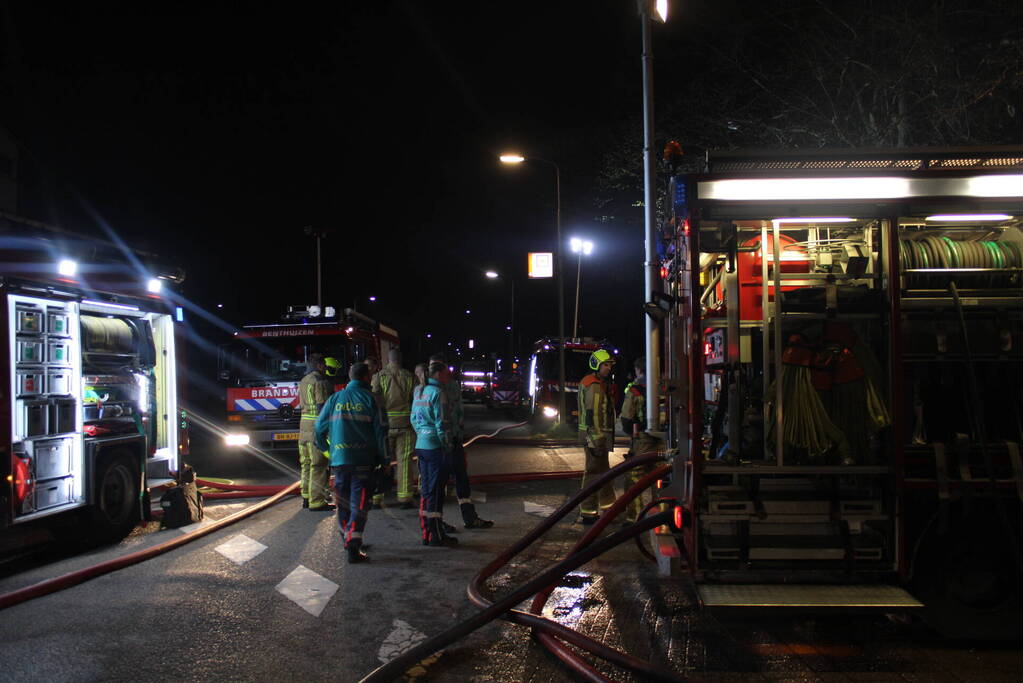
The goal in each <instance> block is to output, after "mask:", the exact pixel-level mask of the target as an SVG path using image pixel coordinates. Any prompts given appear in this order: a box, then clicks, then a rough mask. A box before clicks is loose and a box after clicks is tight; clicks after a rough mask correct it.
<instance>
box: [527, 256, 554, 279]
mask: <svg viewBox="0 0 1023 683" xmlns="http://www.w3.org/2000/svg"><path fill="white" fill-rule="evenodd" d="M529 277H531V278H534V279H536V278H543V277H554V254H552V253H551V252H549V251H531V252H529Z"/></svg>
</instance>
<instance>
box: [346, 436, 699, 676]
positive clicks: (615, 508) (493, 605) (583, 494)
mask: <svg viewBox="0 0 1023 683" xmlns="http://www.w3.org/2000/svg"><path fill="white" fill-rule="evenodd" d="M660 459H662V458H661V456H660V455H659V454H644V455H640V456H635V457H633V458H630V459H629V460H626V461H625V462H622V463H620V464H619V465H616V466H615V467H613V468H611V469H610V470H608V472H606V473H604V474H603V475H601V476H600V477H598V478H596V479H595V480H594V481H593V482H592V483H590V484H589V485H587V486H586V487H584V488H583V489H582V490H581V491H579V493H577V494H576V495H575V496H574V497H573V498H572V499H571V500H569V501H568V502H567V503H565V504H564V505H562V506H561V507H560V508H559V509H558V510H557V511H555V512H554V513H553V514H552V515H550V516H549V517H547V518H546V519H544V520H543V521H542V522H541V523H540V524H539V525H537V527H536V528H534V529H533V530H532V531H531V532H529V533H528V534H526V535H525V536H524V537H522V538H521V539H520V540H519V541H518V542H517V543H515V545H513V546H512V547H510V548H508V549H507V550H506V551H505V552H504V553H502V554H501V555H499V556H498V557H497V558H495V559H494V560H493V561H492V562H491V563H490V564H488V565H487V566H486V567H484V568H483V569H482V570H481V571H480V572H479V574H477V575H476V576H475V577H474V578H473V580H472V582H471V583H470V584H469V586H468V588H467V592H468V595H469V599H470V600H471V601H472V602H473V603H474V604H476V605H477V606H479V607H481V608H482V611H480V612H479V613H478V614H476V615H474V616H473V617H470V618H469V619H466V620H465V621H463V622H461V623H459V624H456V625H455V626H453V627H451V628H450V629H448V630H447V631H444V632H443V633H441V634H438V635H436V636H434V637H433V638H430V639H428V640H426V641H424V642H423V643H420V644H419V645H417V646H416V647H413V648H411V649H410V650H408V651H406V652H404V653H403V654H401V655H399V656H398V657H396V658H395V659H393V660H391V661H390V662H388V663H387V664H384V665H383V666H381V667H379V668H377V669H376V670H374V671H373V672H372V673H370V674H369V675H368V676H366V677H365V678H364V679H362V680H363V683H369V682H371V681H388V680H392V679H395V678H397V677H398V676H400V675H401V674H402V673H403V672H404V671H405V670H407V669H408V668H410V667H412V666H414V665H415V664H416V663H417V662H419V661H421V660H422V659H424V658H426V657H428V656H430V655H432V654H433V653H435V652H436V651H438V650H440V649H443V648H444V647H447V646H448V645H450V644H451V643H453V642H455V641H457V640H459V639H461V638H463V637H465V636H466V635H468V634H470V633H472V632H473V631H475V630H476V629H478V628H480V627H482V626H484V625H485V624H487V623H489V622H491V621H493V620H494V619H497V618H499V617H502V616H503V617H506V618H508V619H510V620H511V621H513V622H516V623H522V624H524V625H528V626H531V627H532V628H534V629H535V630H538V631H540V632H541V633H540V634H539V635H540V636H541V639H543V638H544V637H545V636H546V637H547V638H548V639H549V643H547V642H545V646H547V647H548V649H550V650H551V651H552V652H553V653H554V654H555V655H556V656H558V657H559V658H560V659H562V661H564V662H565V663H566V664H568V665H569V666H570V667H571V668H572V669H573V671H574V672H575V673H577V674H579V675H580V676H582V677H583V678H584V679H586V680H591V681H609V680H610V679H608V678H607V677H606V676H604V675H603V674H601V673H600V672H598V671H596V669H594V668H593V667H592V666H590V665H589V664H588V663H586V662H585V661H583V660H581V659H580V658H579V657H578V656H577V655H575V653H573V652H572V651H571V650H569V649H568V648H566V647H565V646H564V645H563V644H562V643H561V642H559V641H557V640H555V638H554V637H553V636H557V637H558V638H561V639H563V640H564V641H565V642H566V643H569V644H572V645H575V646H576V647H579V648H580V649H584V650H586V651H588V652H590V653H592V654H594V655H597V656H598V657H601V658H603V659H605V660H607V661H609V662H613V663H615V664H618V665H620V666H622V667H625V668H628V669H631V670H633V671H636V672H638V673H641V674H643V675H644V676H646V677H648V678H650V679H656V680H664V681H680V680H683V679H681V677H679V676H678V675H676V674H674V673H672V672H668V671H664V670H661V669H658V668H657V667H655V666H654V665H653V664H651V663H649V662H645V661H643V660H640V659H637V658H635V657H632V656H631V655H628V654H625V653H622V652H619V651H617V650H615V649H613V648H610V647H608V646H606V645H604V644H602V643H599V642H597V641H594V640H592V639H591V638H589V637H588V636H585V635H583V634H581V633H579V632H577V631H574V630H573V629H570V628H568V627H566V626H564V625H562V624H559V623H557V622H554V621H551V620H549V619H546V618H544V617H541V616H538V614H536V613H535V612H537V611H538V610H539V609H542V606H543V604H544V603H545V602H546V595H548V594H549V592H550V591H551V590H553V588H554V587H555V586H556V584H557V581H559V580H560V579H561V578H562V577H564V575H565V574H567V573H569V572H571V571H572V570H574V569H576V568H578V567H579V566H582V565H583V564H585V563H586V562H589V561H590V560H592V559H593V558H595V557H597V556H599V555H601V554H603V553H604V552H607V551H608V550H611V549H612V548H614V547H616V546H618V545H619V544H621V543H623V542H625V541H627V540H628V539H630V538H634V537H637V536H639V534H641V533H643V532H644V531H646V530H649V529H654V528H657V527H659V526H663V525H664V524H667V523H669V522H670V521H671V518H672V513H671V512H669V511H664V512H660V513H658V514H656V515H654V516H652V517H646V518H641V519H640V520H638V521H637V522H636V523H635V524H632V525H630V526H629V527H627V528H625V529H623V530H621V531H619V532H617V533H614V534H612V535H611V536H609V537H607V538H605V539H602V540H600V541H596V542H595V539H596V536H597V535H598V534H599V533H600V532H601V531H602V530H603V529H604V528H605V527H606V526H607V525H608V524H609V523H610V522H611V521H612V520H613V519H614V517H615V516H616V515H617V514H619V513H620V512H621V511H622V510H623V509H624V508H625V507H626V506H627V505H628V504H629V503H630V502H631V501H632V500H633V499H634V498H636V497H637V496H639V495H640V494H641V493H642V492H643V491H645V490H646V489H647V488H649V487H650V486H651V485H652V484H653V483H654V482H655V481H656V480H657V479H658V478H660V477H662V476H663V475H664V474H665V472H666V471H667V466H662V467H660V468H657V469H655V470H654V471H653V472H650V473H649V474H647V475H646V476H645V477H643V478H642V479H641V480H640V481H638V482H637V483H636V484H635V485H633V486H632V487H630V488H629V490H628V491H627V492H626V493H625V494H624V495H622V496H621V497H620V498H619V499H618V500H616V501H615V503H614V505H612V506H611V508H609V509H608V510H607V511H606V512H605V513H604V514H603V515H602V516H601V518H600V520H599V521H598V522H597V524H596V525H594V527H593V528H592V529H591V530H590V532H589V533H587V534H586V536H584V538H583V539H582V540H580V542H579V543H578V544H577V545H576V547H575V549H574V550H573V553H572V554H571V555H570V556H569V557H567V558H565V559H564V560H562V561H561V562H558V563H556V564H554V565H553V566H551V567H549V568H548V569H547V570H545V571H544V572H542V573H541V574H539V575H538V576H536V577H535V578H533V579H532V580H530V581H529V582H527V583H526V584H525V585H523V586H521V587H520V588H518V589H517V590H515V591H513V592H512V593H510V594H508V595H506V596H505V597H504V598H502V599H500V600H498V601H496V602H491V601H490V600H489V599H488V598H487V597H485V595H484V591H485V590H486V588H485V582H486V580H487V578H489V577H490V576H492V575H493V574H494V573H496V572H497V571H498V570H499V569H500V568H501V567H503V566H505V565H506V564H507V563H508V562H509V561H511V559H512V558H513V557H515V556H516V555H518V554H519V553H520V552H522V551H523V550H524V549H525V548H527V547H528V546H529V545H531V544H532V543H533V542H535V541H536V540H537V539H538V538H539V537H540V536H542V535H543V534H544V533H546V532H547V531H548V530H549V529H550V528H552V527H553V526H554V524H556V523H557V522H558V521H559V520H560V519H561V518H563V517H564V516H565V515H567V514H568V513H569V512H571V511H572V510H573V509H574V508H575V507H576V506H577V505H578V504H579V503H581V502H582V501H583V500H585V499H586V498H587V497H588V496H589V495H591V494H593V493H595V492H597V491H599V490H600V488H601V487H602V486H603V485H604V484H606V483H608V482H610V481H612V480H613V479H615V478H616V477H618V476H619V475H620V474H622V473H624V472H626V471H628V470H630V469H633V468H636V467H641V466H643V465H647V464H652V463H654V462H656V461H658V460H660ZM649 507H652V504H651V506H648V508H649ZM644 512H645V510H644ZM533 594H538V595H537V600H535V601H534V604H533V613H531V612H522V611H519V610H514V609H513V608H514V606H515V605H517V604H518V603H519V602H521V601H522V600H524V599H525V598H527V597H529V596H530V595H533ZM540 594H542V595H543V598H542V600H541V599H540ZM538 601H539V602H538Z"/></svg>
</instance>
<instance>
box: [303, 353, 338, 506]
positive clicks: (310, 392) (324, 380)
mask: <svg viewBox="0 0 1023 683" xmlns="http://www.w3.org/2000/svg"><path fill="white" fill-rule="evenodd" d="M328 364H329V365H328ZM337 366H340V363H338V362H337V360H335V359H333V358H326V359H325V358H324V357H323V355H322V354H319V353H311V354H309V360H308V367H309V368H310V370H309V373H308V374H306V376H305V377H303V378H302V381H301V382H299V383H298V399H299V405H300V407H301V411H302V416H301V418H299V423H298V459H299V463H300V464H301V466H302V507H304V508H308V509H309V510H311V511H313V512H329V511H330V510H333V509H334V506H333V505H330V504H329V503H328V502H327V495H328V486H327V483H328V480H329V478H330V473H329V471H328V461H327V458H326V454H324V453H322V452H321V451H319V450H317V449H316V444H315V443H314V442H315V432H314V430H313V427H314V425H315V424H316V418H317V417H319V415H320V410H321V409H322V408H323V404H324V403H326V402H327V399H328V398H330V395H331V394H332V393H334V384H333V382H331V381H330V379H328V377H327V375H328V374H330V370H331V369H332V368H336V367H337ZM336 372H337V371H336V369H335V373H336Z"/></svg>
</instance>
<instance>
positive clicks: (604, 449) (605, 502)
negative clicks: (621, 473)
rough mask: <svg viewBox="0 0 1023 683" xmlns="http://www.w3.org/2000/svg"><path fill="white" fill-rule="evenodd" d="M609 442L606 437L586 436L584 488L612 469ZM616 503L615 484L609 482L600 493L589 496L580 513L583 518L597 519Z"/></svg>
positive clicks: (584, 447) (584, 446) (601, 488)
mask: <svg viewBox="0 0 1023 683" xmlns="http://www.w3.org/2000/svg"><path fill="white" fill-rule="evenodd" d="M613 438H614V435H612V436H611V439H613ZM608 442H609V439H608V438H606V437H596V438H594V437H592V436H589V435H587V436H586V439H585V442H584V444H583V451H584V452H585V453H586V464H585V467H584V469H583V483H582V488H586V487H587V486H588V485H589V484H590V482H592V481H593V480H594V479H596V478H597V477H599V476H600V475H602V474H604V473H605V472H607V471H608V470H609V469H611V465H610V464H609V462H608V459H609V458H610V452H609V451H608ZM611 443H613V441H612V442H611ZM614 502H615V489H614V484H612V483H611V482H608V483H607V484H604V485H603V486H601V487H600V490H599V491H597V492H596V493H594V494H592V495H590V496H587V498H586V500H584V501H583V502H582V505H580V506H579V512H580V513H581V514H582V516H583V517H596V516H598V515H600V513H602V512H603V511H604V510H606V509H607V508H609V507H611V506H612V505H614Z"/></svg>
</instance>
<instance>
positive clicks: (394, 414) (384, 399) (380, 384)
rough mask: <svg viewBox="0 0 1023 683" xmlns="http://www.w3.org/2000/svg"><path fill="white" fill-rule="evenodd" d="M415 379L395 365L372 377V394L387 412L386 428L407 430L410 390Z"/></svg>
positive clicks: (410, 401)
mask: <svg viewBox="0 0 1023 683" xmlns="http://www.w3.org/2000/svg"><path fill="white" fill-rule="evenodd" d="M415 386H416V378H415V375H413V374H412V373H411V372H409V371H408V370H406V369H405V368H403V367H401V366H400V365H398V364H397V363H388V364H387V366H386V367H385V368H384V369H383V370H381V371H380V372H378V373H377V374H375V375H373V394H374V395H376V397H377V400H378V401H380V404H381V405H382V406H383V408H384V410H385V411H386V412H387V422H388V427H390V428H391V429H402V428H404V429H408V428H409V427H410V426H411V424H410V423H409V415H411V414H412V389H413V388H415Z"/></svg>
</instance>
